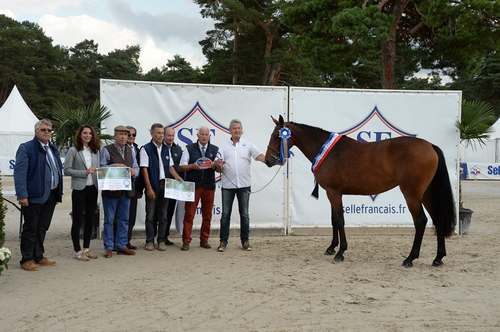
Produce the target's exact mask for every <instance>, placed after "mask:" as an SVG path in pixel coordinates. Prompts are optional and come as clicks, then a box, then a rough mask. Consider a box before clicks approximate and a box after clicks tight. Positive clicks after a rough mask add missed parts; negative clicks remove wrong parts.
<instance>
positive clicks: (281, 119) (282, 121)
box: [279, 114, 285, 127]
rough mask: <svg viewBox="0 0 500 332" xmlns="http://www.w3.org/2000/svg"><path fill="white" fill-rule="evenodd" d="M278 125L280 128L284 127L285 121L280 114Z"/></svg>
mask: <svg viewBox="0 0 500 332" xmlns="http://www.w3.org/2000/svg"><path fill="white" fill-rule="evenodd" d="M279 124H280V126H281V127H283V126H284V125H285V120H284V119H283V117H282V116H281V114H280V119H279Z"/></svg>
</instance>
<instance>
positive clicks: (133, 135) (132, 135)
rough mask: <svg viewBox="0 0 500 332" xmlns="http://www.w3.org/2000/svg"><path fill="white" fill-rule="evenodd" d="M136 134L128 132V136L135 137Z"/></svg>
mask: <svg viewBox="0 0 500 332" xmlns="http://www.w3.org/2000/svg"><path fill="white" fill-rule="evenodd" d="M136 135H137V134H128V137H135V136H136Z"/></svg>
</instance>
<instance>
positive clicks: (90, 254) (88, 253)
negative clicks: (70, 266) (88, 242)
mask: <svg viewBox="0 0 500 332" xmlns="http://www.w3.org/2000/svg"><path fill="white" fill-rule="evenodd" d="M83 254H84V255H85V256H86V257H87V258H90V259H97V255H96V254H94V253H93V252H92V251H90V249H83Z"/></svg>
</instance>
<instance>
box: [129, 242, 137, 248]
mask: <svg viewBox="0 0 500 332" xmlns="http://www.w3.org/2000/svg"><path fill="white" fill-rule="evenodd" d="M127 248H129V249H130V250H137V247H136V246H134V245H133V244H132V243H128V244H127Z"/></svg>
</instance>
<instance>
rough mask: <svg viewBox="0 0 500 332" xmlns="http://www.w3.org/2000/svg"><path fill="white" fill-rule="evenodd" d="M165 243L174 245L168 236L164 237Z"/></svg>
mask: <svg viewBox="0 0 500 332" xmlns="http://www.w3.org/2000/svg"><path fill="white" fill-rule="evenodd" d="M165 244H166V245H167V246H173V245H174V243H173V242H172V241H170V240H169V239H168V238H166V239H165Z"/></svg>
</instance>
